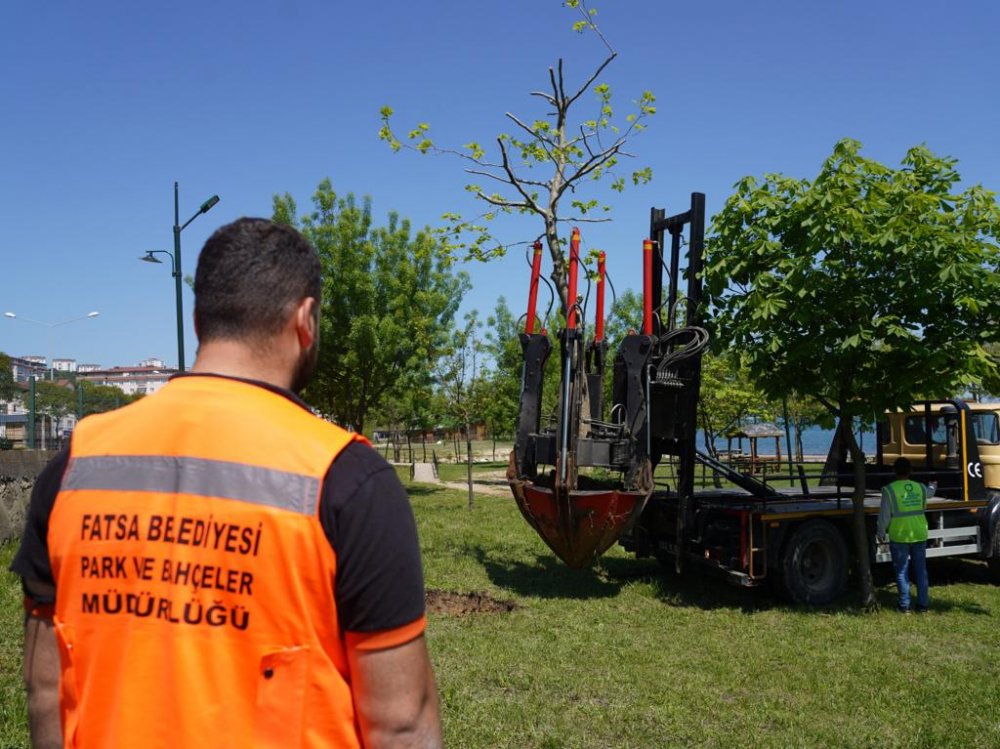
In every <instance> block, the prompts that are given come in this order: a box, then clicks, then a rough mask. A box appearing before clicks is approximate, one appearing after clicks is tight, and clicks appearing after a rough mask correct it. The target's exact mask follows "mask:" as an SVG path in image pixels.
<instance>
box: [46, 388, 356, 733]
mask: <svg viewBox="0 0 1000 749" xmlns="http://www.w3.org/2000/svg"><path fill="white" fill-rule="evenodd" d="M354 439H355V436H354V435H350V434H348V433H346V432H344V431H343V430H342V429H340V428H338V427H335V426H333V425H332V424H328V423H326V422H324V421H322V420H321V419H318V418H316V417H315V416H313V415H312V414H310V413H309V412H307V411H305V410H304V409H302V408H301V407H300V406H298V405H297V404H295V403H293V402H292V401H290V400H288V399H287V398H285V397H283V396H281V395H280V394H277V393H273V392H271V391H269V390H267V389H265V388H261V387H258V386H255V385H252V384H249V383H244V382H240V381H236V380H230V379H225V378H220V377H208V376H189V377H183V378H177V379H174V380H171V382H170V383H168V384H167V385H166V386H165V387H164V388H162V389H161V390H160V391H159V392H158V393H156V394H154V395H150V396H147V397H146V398H143V399H142V400H140V401H137V402H136V403H134V404H132V405H130V406H127V407H125V408H123V409H120V410H118V411H115V412H112V413H108V414H102V415H99V416H93V417H88V418H86V419H84V420H82V421H81V422H80V424H79V425H78V426H77V428H76V430H75V432H74V434H73V439H72V442H71V453H70V461H69V464H68V467H67V472H66V474H65V476H64V478H63V482H62V484H61V487H60V491H59V495H58V496H57V498H56V501H55V504H54V506H53V510H52V514H51V516H50V519H49V535H48V542H49V555H50V558H51V561H52V570H53V575H54V577H55V581H56V590H57V593H56V604H55V616H54V620H53V621H54V624H55V628H56V635H57V640H58V643H59V648H60V656H61V662H62V674H61V678H60V708H61V717H62V725H63V731H64V734H65V740H66V742H65V743H66V745H67V746H75V747H90V746H143V747H149V748H150V749H158V748H159V747H163V748H164V749H166V748H167V747H177V746H214V745H219V744H226V745H229V746H248V747H249V746H288V747H328V746H338V747H340V746H344V747H350V748H354V747H358V746H359V745H360V740H359V738H358V736H357V729H356V725H357V716H356V714H355V710H354V704H353V699H352V695H351V687H350V680H349V674H348V665H347V655H346V651H345V650H344V645H343V633H342V632H340V630H339V625H338V617H337V608H336V603H335V599H334V594H333V591H334V587H335V578H336V570H337V560H336V557H335V554H334V551H333V549H332V548H331V546H330V543H329V541H328V540H327V538H326V535H325V533H324V531H323V528H322V525H321V523H320V521H319V517H318V505H319V501H320V494H321V491H322V485H323V480H324V477H325V476H326V473H327V471H328V469H329V466H330V464H331V462H332V461H333V459H334V458H335V457H336V456H337V454H338V453H339V452H340V451H341V450H343V449H344V447H346V446H347V445H348V444H350V443H351V442H352V440H354Z"/></svg>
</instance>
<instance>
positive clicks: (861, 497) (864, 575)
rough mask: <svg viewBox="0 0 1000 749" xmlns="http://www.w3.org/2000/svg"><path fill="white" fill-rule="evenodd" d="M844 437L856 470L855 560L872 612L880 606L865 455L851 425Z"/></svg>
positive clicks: (863, 594) (863, 602)
mask: <svg viewBox="0 0 1000 749" xmlns="http://www.w3.org/2000/svg"><path fill="white" fill-rule="evenodd" d="M843 435H844V437H845V438H846V440H847V449H848V452H849V453H850V455H851V465H852V467H853V469H854V493H853V495H852V496H851V503H852V505H853V506H854V515H853V519H854V523H853V526H854V559H855V563H856V567H857V572H858V583H859V588H860V593H861V606H862V608H865V609H869V610H871V609H874V608H876V607H877V605H878V604H877V603H876V601H875V586H874V584H873V583H872V566H871V559H870V558H869V556H868V527H867V524H866V522H865V454H864V453H863V452H862V451H861V447H860V446H859V445H858V441H857V439H855V437H854V430H853V429H851V424H850V423H848V424H847V425H846V426H845V427H844V429H843Z"/></svg>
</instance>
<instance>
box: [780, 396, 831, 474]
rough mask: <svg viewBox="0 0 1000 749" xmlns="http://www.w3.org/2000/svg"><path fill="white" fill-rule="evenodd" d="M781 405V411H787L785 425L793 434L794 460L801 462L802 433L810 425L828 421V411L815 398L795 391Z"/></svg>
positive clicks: (818, 424) (819, 424)
mask: <svg viewBox="0 0 1000 749" xmlns="http://www.w3.org/2000/svg"><path fill="white" fill-rule="evenodd" d="M781 405H782V409H783V412H787V415H788V424H787V425H786V427H791V428H792V433H793V434H794V437H793V439H794V441H795V456H796V460H798V461H799V462H801V461H802V460H803V458H804V456H803V450H802V433H803V432H804V431H805V430H806V429H808V428H809V427H811V426H821V425H822V424H823V423H824V422H828V421H829V413H828V411H827V410H826V408H825V407H824V406H823V404H822V403H820V402H819V401H817V400H816V399H815V398H810V397H808V396H803V395H800V394H799V393H797V392H792V393H791V395H789V396H788V397H787V398H786V399H785V400H784V401H782V404H781Z"/></svg>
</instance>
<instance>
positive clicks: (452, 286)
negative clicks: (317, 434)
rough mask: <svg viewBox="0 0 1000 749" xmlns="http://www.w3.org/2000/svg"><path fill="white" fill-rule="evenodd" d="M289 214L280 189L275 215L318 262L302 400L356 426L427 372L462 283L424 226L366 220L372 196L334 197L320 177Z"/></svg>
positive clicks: (286, 198) (440, 346) (465, 279)
mask: <svg viewBox="0 0 1000 749" xmlns="http://www.w3.org/2000/svg"><path fill="white" fill-rule="evenodd" d="M312 200H313V211H312V212H311V213H309V214H308V215H304V216H301V217H299V216H297V214H296V205H295V201H294V200H293V199H292V196H291V195H289V194H287V193H286V194H285V195H280V196H279V195H276V196H275V197H274V220H275V221H278V222H280V223H285V224H289V225H291V226H295V227H297V228H298V229H299V230H300V231H302V233H303V234H304V235H305V236H306V237H307V238H308V239H309V240H310V241H311V242H312V243H313V245H314V246H315V247H316V249H317V251H318V252H319V256H320V260H321V262H322V263H323V278H324V281H323V284H324V285H323V303H322V308H321V316H320V333H321V339H320V353H319V365H318V367H317V370H316V375H315V377H314V378H313V381H312V382H311V383H310V385H309V386H308V387H307V388H306V390H305V393H304V396H305V398H306V400H307V401H308V402H309V403H311V404H312V405H313V406H314V407H316V408H317V409H319V410H320V411H321V412H322V413H325V414H327V415H329V416H332V417H333V418H334V419H335V420H336V421H338V422H340V423H342V424H347V425H349V426H351V427H353V428H354V429H355V430H356V431H358V432H362V431H363V430H364V425H365V420H366V417H367V415H368V413H369V412H370V411H371V410H372V409H373V408H376V407H377V406H378V405H379V404H380V403H382V402H383V399H385V398H387V397H395V396H397V395H398V394H399V391H400V388H401V385H402V384H403V383H410V382H412V379H411V378H412V376H413V375H414V373H416V372H421V371H423V372H429V371H430V370H431V369H432V368H433V365H434V362H435V361H436V359H437V357H438V356H439V354H440V351H441V350H442V349H443V347H444V345H445V344H446V342H447V340H446V338H447V333H448V330H449V328H450V326H451V323H452V320H453V318H454V314H455V310H456V309H457V308H458V305H459V304H460V303H461V300H462V297H463V295H464V294H465V292H466V291H467V290H468V288H469V281H468V277H467V275H466V274H465V273H462V272H456V271H455V270H454V265H453V260H452V257H451V255H450V254H449V253H448V251H447V250H446V249H445V248H444V247H443V246H442V244H441V243H440V242H439V241H438V240H437V239H436V238H435V237H434V236H433V235H432V233H431V232H430V231H428V230H424V231H419V232H417V233H416V235H413V233H412V231H411V227H410V222H409V221H407V220H405V219H400V218H399V217H398V216H397V215H396V214H395V213H390V214H389V220H388V224H387V225H386V226H373V222H372V215H371V201H370V200H369V199H367V198H366V199H365V200H363V201H362V202H361V204H360V205H359V204H358V203H357V201H356V200H355V198H354V196H353V195H348V196H347V197H345V198H340V197H338V196H337V194H336V193H335V192H334V190H333V187H332V185H331V183H330V180H329V179H325V180H323V181H322V182H321V183H320V184H319V187H318V188H317V189H316V192H315V194H314V195H313V199H312Z"/></svg>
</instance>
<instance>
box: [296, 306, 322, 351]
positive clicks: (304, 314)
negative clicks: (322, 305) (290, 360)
mask: <svg viewBox="0 0 1000 749" xmlns="http://www.w3.org/2000/svg"><path fill="white" fill-rule="evenodd" d="M295 331H296V333H297V334H298V337H299V346H301V347H302V348H303V349H308V348H310V347H311V346H312V345H313V343H314V342H315V340H316V338H317V337H318V336H319V307H318V305H317V304H316V299H315V298H314V297H311V296H307V297H305V298H304V299H303V300H302V301H301V302H299V306H298V307H296V309H295Z"/></svg>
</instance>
